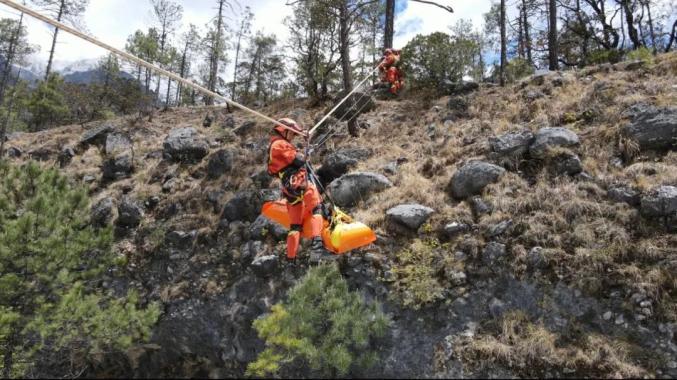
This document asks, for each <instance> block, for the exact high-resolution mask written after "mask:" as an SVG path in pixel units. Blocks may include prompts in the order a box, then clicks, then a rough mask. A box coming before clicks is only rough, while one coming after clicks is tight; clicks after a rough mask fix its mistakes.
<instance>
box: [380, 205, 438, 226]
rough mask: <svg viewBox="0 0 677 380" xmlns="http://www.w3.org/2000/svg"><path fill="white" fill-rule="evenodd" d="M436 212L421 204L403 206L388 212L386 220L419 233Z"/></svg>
mask: <svg viewBox="0 0 677 380" xmlns="http://www.w3.org/2000/svg"><path fill="white" fill-rule="evenodd" d="M434 212H435V210H433V209H431V208H430V207H426V206H423V205H420V204H403V205H399V206H395V207H393V208H391V209H390V210H388V211H386V219H387V220H388V221H389V222H393V223H396V224H398V225H401V226H404V227H407V228H409V229H411V230H414V231H417V230H418V229H419V228H420V227H421V226H422V225H423V223H425V222H426V221H427V220H428V218H430V216H431V215H432V214H433V213H434Z"/></svg>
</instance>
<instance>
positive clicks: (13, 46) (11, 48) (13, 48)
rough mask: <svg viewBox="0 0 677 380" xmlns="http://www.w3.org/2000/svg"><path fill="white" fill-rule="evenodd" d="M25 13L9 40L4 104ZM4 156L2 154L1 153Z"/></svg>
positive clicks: (1, 93) (0, 93)
mask: <svg viewBox="0 0 677 380" xmlns="http://www.w3.org/2000/svg"><path fill="white" fill-rule="evenodd" d="M23 21H24V14H23V13H22V14H21V17H20V18H19V24H17V27H16V31H15V32H14V33H13V35H12V39H11V40H10V42H9V48H8V49H7V57H6V59H5V68H4V70H3V73H2V82H0V105H2V104H3V100H4V99H5V88H7V83H8V82H9V76H10V74H11V73H12V65H13V61H14V55H15V54H16V47H17V46H18V45H19V38H20V37H21V28H22V27H23ZM0 157H2V155H0Z"/></svg>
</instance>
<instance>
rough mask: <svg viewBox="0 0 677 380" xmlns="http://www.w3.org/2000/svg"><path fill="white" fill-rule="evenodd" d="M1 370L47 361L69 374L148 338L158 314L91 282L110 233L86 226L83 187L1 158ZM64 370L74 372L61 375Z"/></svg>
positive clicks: (15, 373)
mask: <svg viewBox="0 0 677 380" xmlns="http://www.w3.org/2000/svg"><path fill="white" fill-rule="evenodd" d="M0 178H1V179H0V356H2V361H1V362H0V372H1V373H2V375H3V377H20V376H22V375H23V374H24V373H25V371H26V370H28V369H30V368H36V367H39V366H40V363H41V361H44V360H47V358H49V361H50V366H54V367H57V368H59V367H60V368H62V369H63V371H64V373H60V374H54V375H58V376H59V377H61V376H68V377H72V376H74V375H75V374H76V373H80V372H81V370H82V369H84V368H86V366H87V358H89V357H91V355H94V354H97V353H101V352H104V351H115V350H124V349H126V348H128V347H129V346H130V345H131V344H132V343H133V342H135V341H139V340H144V339H147V338H148V337H149V335H150V327H151V326H152V325H153V324H154V323H155V321H156V320H157V318H158V315H159V309H158V307H157V306H155V305H151V306H150V307H148V309H146V310H140V309H138V308H137V306H136V305H137V303H138V299H137V298H136V296H135V295H134V294H133V293H130V294H129V295H128V296H127V297H124V298H120V299H116V298H112V297H111V296H108V295H105V294H104V293H103V292H102V290H101V289H98V288H97V285H96V284H97V283H98V281H95V280H96V279H97V278H100V276H101V275H102V274H103V273H104V272H105V271H106V270H107V269H108V268H110V267H111V266H113V262H114V257H113V255H112V253H111V243H112V239H113V236H112V231H111V229H110V228H105V229H102V230H96V229H94V228H93V227H92V226H91V224H90V223H89V207H88V204H89V198H88V197H87V190H86V189H85V188H74V187H72V186H71V185H70V184H69V182H68V180H67V179H66V178H65V177H63V176H61V175H60V174H59V173H58V171H57V170H56V169H42V168H40V166H38V164H36V163H34V162H31V163H28V164H26V165H23V166H21V167H17V166H10V165H9V164H7V163H6V162H4V161H0ZM67 370H70V371H74V372H66V371H67Z"/></svg>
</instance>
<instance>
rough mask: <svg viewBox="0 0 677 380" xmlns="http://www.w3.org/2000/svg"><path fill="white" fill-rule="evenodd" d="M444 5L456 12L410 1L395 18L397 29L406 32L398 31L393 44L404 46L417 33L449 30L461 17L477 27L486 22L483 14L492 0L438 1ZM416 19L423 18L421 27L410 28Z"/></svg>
mask: <svg viewBox="0 0 677 380" xmlns="http://www.w3.org/2000/svg"><path fill="white" fill-rule="evenodd" d="M438 2H439V3H440V4H443V5H450V6H451V7H452V8H453V9H454V13H449V12H447V11H445V10H443V9H440V8H438V7H436V6H433V5H429V4H422V3H417V2H412V1H410V2H409V4H408V6H407V9H405V10H404V12H402V13H401V14H399V15H398V16H397V18H396V20H395V30H396V31H397V30H405V32H404V33H398V34H397V35H396V36H395V40H394V41H393V44H394V45H395V46H396V47H403V46H404V45H406V44H407V42H408V41H409V40H411V39H412V38H413V37H414V36H416V35H417V34H430V33H433V32H449V28H448V27H449V26H451V25H454V24H455V23H456V21H458V20H460V19H470V20H472V23H473V25H474V26H475V27H476V28H477V27H480V26H481V25H483V24H484V20H483V17H482V15H483V14H484V13H486V12H487V11H489V8H490V7H491V0H472V1H468V0H464V1H451V0H440V1H438ZM416 20H422V21H423V22H422V23H421V24H420V28H418V29H417V30H409V29H408V28H407V26H408V25H411V23H412V22H417V21H416Z"/></svg>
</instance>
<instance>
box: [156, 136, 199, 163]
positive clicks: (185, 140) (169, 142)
mask: <svg viewBox="0 0 677 380" xmlns="http://www.w3.org/2000/svg"><path fill="white" fill-rule="evenodd" d="M163 146H164V156H165V158H168V159H171V160H173V161H181V162H185V163H195V162H198V161H200V160H202V159H203V158H204V157H205V156H206V155H207V154H209V144H208V143H207V140H206V139H205V138H204V136H202V135H200V134H199V133H198V132H197V130H195V128H190V127H189V128H179V129H174V130H172V131H171V132H169V135H168V136H167V138H166V139H165V142H164V145H163Z"/></svg>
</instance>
